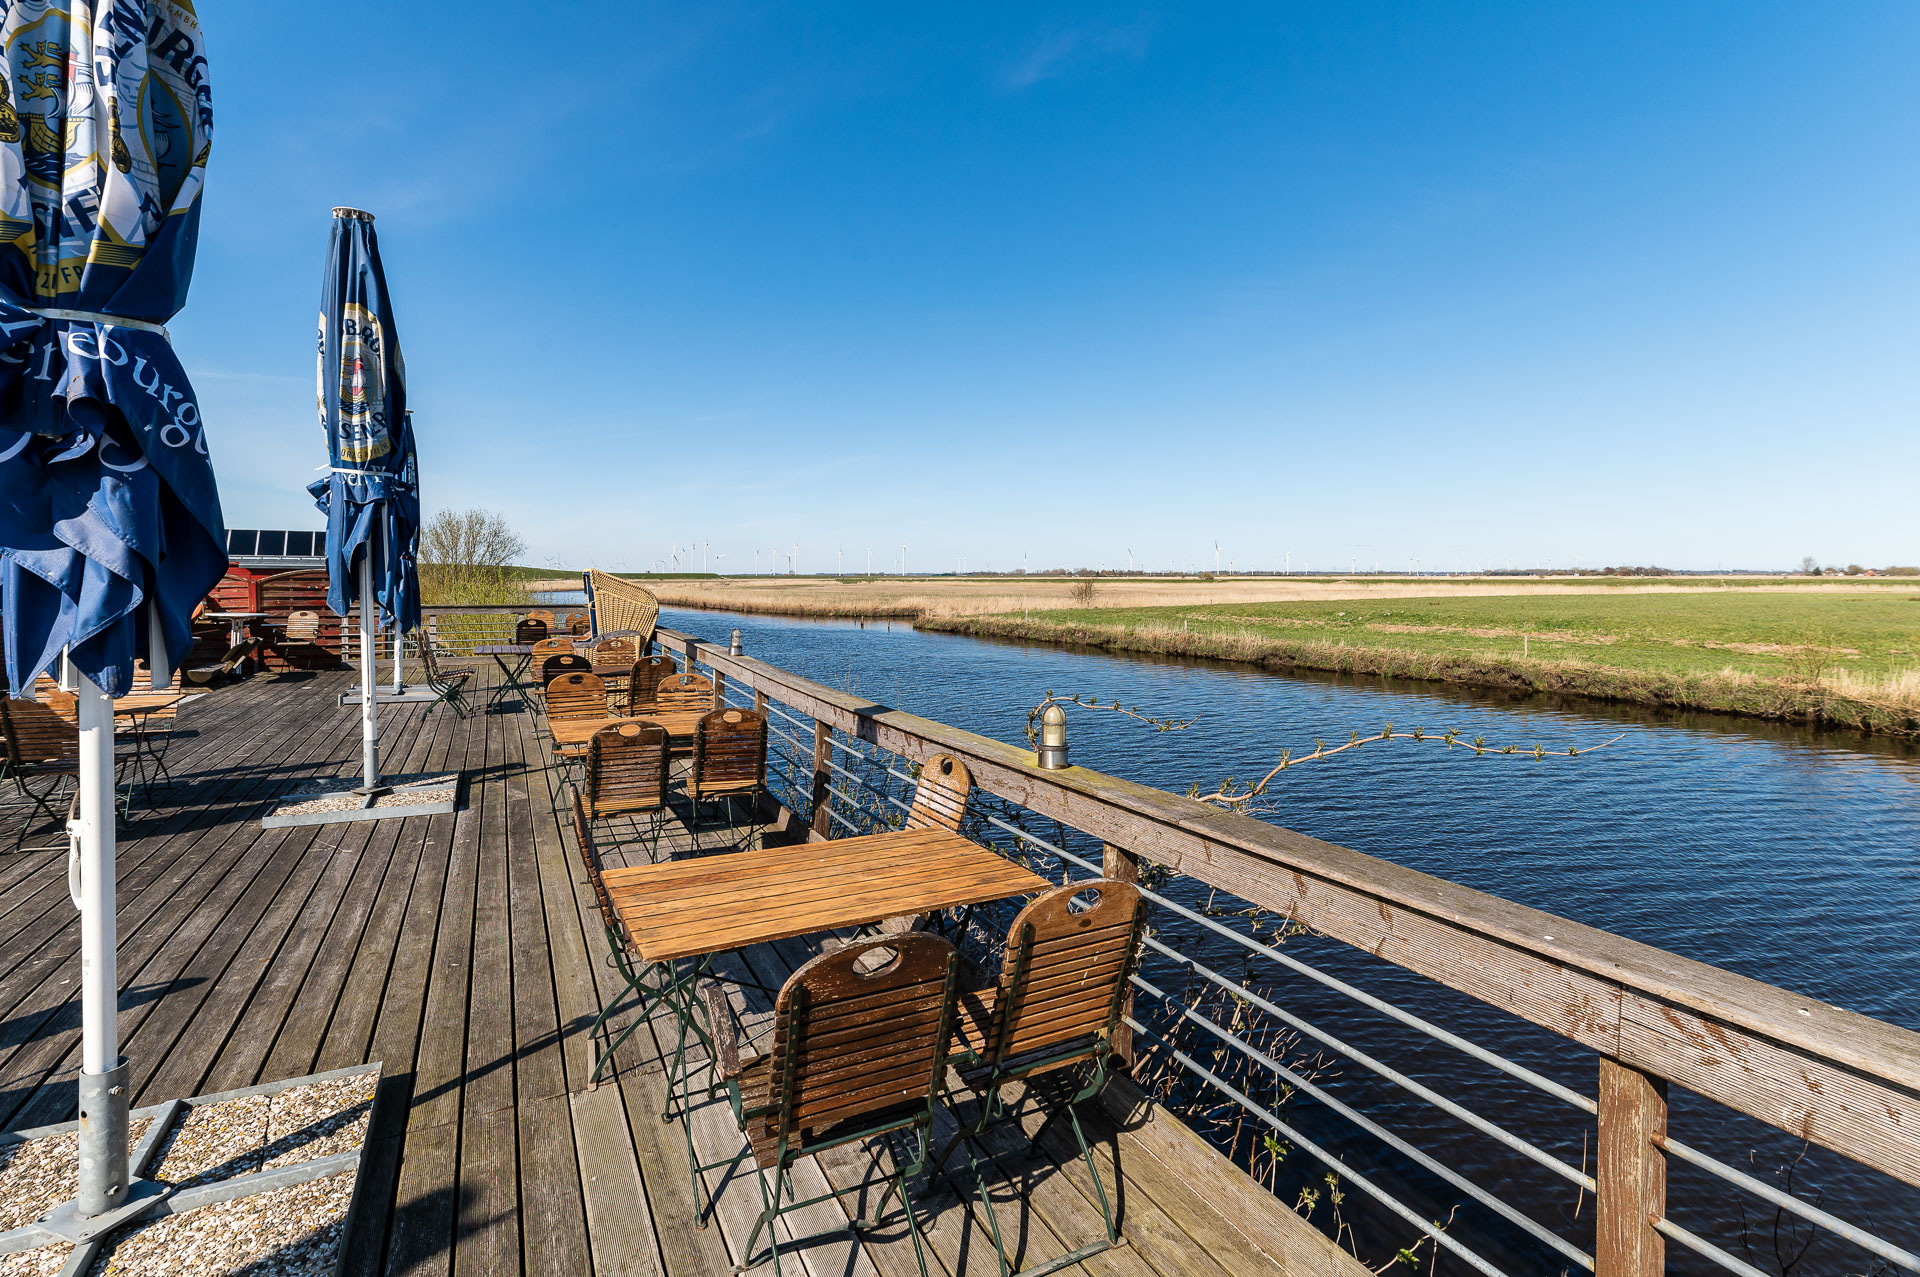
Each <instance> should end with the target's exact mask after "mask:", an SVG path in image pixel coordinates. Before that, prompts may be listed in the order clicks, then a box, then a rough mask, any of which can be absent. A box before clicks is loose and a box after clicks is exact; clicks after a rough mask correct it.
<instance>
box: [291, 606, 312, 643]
mask: <svg viewBox="0 0 1920 1277" xmlns="http://www.w3.org/2000/svg"><path fill="white" fill-rule="evenodd" d="M286 635H287V637H288V638H289V639H291V640H293V641H294V642H295V643H312V642H314V641H315V640H316V639H318V638H319V637H320V614H319V613H318V612H309V611H306V610H304V609H303V610H301V611H298V612H289V613H287V627H286Z"/></svg>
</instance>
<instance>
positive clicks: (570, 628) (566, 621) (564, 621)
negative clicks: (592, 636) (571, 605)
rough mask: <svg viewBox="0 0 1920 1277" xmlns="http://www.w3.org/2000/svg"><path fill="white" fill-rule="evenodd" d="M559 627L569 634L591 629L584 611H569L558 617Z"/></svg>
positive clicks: (581, 632) (585, 631) (582, 632)
mask: <svg viewBox="0 0 1920 1277" xmlns="http://www.w3.org/2000/svg"><path fill="white" fill-rule="evenodd" d="M560 628H561V629H563V630H565V631H566V632H567V633H569V634H587V633H590V632H591V630H592V626H591V625H590V624H589V622H588V618H587V614H586V613H585V612H569V613H567V614H566V615H565V616H563V617H561V618H560Z"/></svg>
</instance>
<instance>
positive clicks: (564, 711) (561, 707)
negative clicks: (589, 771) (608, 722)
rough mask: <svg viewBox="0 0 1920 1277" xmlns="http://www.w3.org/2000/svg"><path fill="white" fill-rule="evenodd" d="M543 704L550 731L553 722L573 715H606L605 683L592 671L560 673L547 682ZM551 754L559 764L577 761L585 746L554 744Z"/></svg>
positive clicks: (599, 716) (587, 716)
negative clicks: (545, 708) (585, 672)
mask: <svg viewBox="0 0 1920 1277" xmlns="http://www.w3.org/2000/svg"><path fill="white" fill-rule="evenodd" d="M541 699H542V700H544V701H545V702H546V706H547V726H548V729H549V730H551V729H552V726H553V724H554V723H557V722H565V721H566V720H568V719H573V718H607V717H610V715H609V714H608V712H607V685H606V684H605V683H602V682H601V681H600V680H599V679H597V678H595V677H594V676H593V675H592V674H581V673H577V672H576V673H572V674H562V675H560V676H559V677H558V678H556V679H554V680H553V681H552V682H551V683H548V684H547V690H546V692H545V694H544V695H543V696H542V698H541ZM553 752H554V756H555V757H556V758H558V759H559V760H560V761H561V762H562V763H574V762H578V761H579V760H580V759H581V758H582V757H584V756H585V755H586V752H587V750H586V747H585V746H584V745H581V746H572V745H568V746H562V745H560V744H558V743H556V744H555V745H554V747H553Z"/></svg>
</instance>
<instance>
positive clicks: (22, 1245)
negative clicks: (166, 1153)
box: [0, 1062, 382, 1277]
mask: <svg viewBox="0 0 1920 1277" xmlns="http://www.w3.org/2000/svg"><path fill="white" fill-rule="evenodd" d="M124 1067H125V1066H124V1065H123V1066H122V1067H121V1068H120V1069H114V1070H112V1071H111V1072H109V1073H106V1074H101V1075H98V1076H100V1077H103V1078H104V1077H111V1076H114V1075H115V1074H119V1073H121V1072H122V1071H123V1070H124ZM381 1072H382V1066H381V1065H380V1064H379V1063H378V1062H375V1063H372V1064H361V1065H355V1066H352V1067H349V1068H344V1069H335V1070H333V1071H332V1072H328V1073H315V1074H312V1075H310V1076H307V1077H296V1078H288V1079H287V1080H285V1081H283V1082H270V1083H267V1084H266V1085H263V1086H250V1087H245V1088H243V1089H241V1090H237V1091H222V1092H220V1093H219V1094H216V1095H203V1096H196V1097H195V1098H193V1099H190V1100H168V1101H166V1102H165V1103H163V1104H155V1105H152V1106H150V1107H147V1108H141V1109H137V1110H134V1111H133V1113H132V1114H131V1115H130V1116H134V1117H143V1118H149V1119H151V1120H150V1121H149V1122H148V1124H147V1129H146V1133H145V1134H144V1135H142V1136H141V1138H140V1143H139V1145H138V1146H137V1147H136V1148H135V1149H134V1150H133V1153H132V1156H131V1158H130V1164H131V1167H132V1170H133V1172H134V1174H135V1175H138V1174H139V1173H140V1172H142V1171H144V1170H146V1169H147V1167H148V1165H149V1164H150V1163H152V1161H153V1160H154V1157H155V1155H156V1154H157V1153H158V1152H159V1149H160V1146H161V1144H162V1143H163V1142H164V1141H165V1140H166V1137H167V1136H168V1135H169V1134H171V1133H172V1132H174V1131H175V1130H177V1129H178V1128H179V1126H180V1124H181V1123H182V1122H183V1121H184V1120H185V1119H186V1117H187V1116H188V1115H189V1114H190V1113H191V1112H192V1111H193V1110H194V1109H196V1108H199V1107H202V1106H206V1105H212V1104H218V1103H221V1102H222V1101H225V1100H232V1099H238V1098H241V1097H244V1096H254V1095H263V1096H270V1095H276V1094H279V1093H280V1092H283V1091H290V1090H293V1089H295V1088H297V1087H303V1086H309V1085H312V1084H315V1083H321V1082H331V1081H335V1080H337V1079H342V1078H348V1077H353V1076H356V1075H362V1074H372V1075H373V1076H374V1078H375V1079H376V1083H377V1079H378V1078H379V1076H380V1074H381ZM85 1076H86V1075H84V1074H83V1075H82V1077H83V1079H84V1078H85ZM82 1085H83V1087H84V1086H85V1085H86V1083H85V1082H84V1080H83V1083H82ZM84 1093H85V1092H84V1090H83V1094H84ZM124 1094H125V1092H124V1088H123V1090H122V1095H123V1096H124ZM123 1116H124V1115H123ZM76 1130H77V1131H78V1133H79V1135H80V1138H81V1141H82V1156H83V1157H84V1156H85V1155H86V1154H85V1141H86V1138H87V1136H86V1123H85V1121H84V1120H83V1121H80V1122H63V1123H61V1124H59V1125H56V1126H43V1127H37V1128H35V1129H32V1130H26V1131H0V1148H3V1147H5V1146H7V1145H10V1144H19V1143H24V1142H26V1141H29V1140H34V1139H43V1138H46V1137H49V1136H57V1135H62V1134H65V1133H67V1132H70V1131H76ZM367 1130H368V1131H369V1132H370V1131H371V1130H372V1126H371V1124H369V1126H368V1127H367ZM366 1146H367V1141H366V1138H365V1136H364V1135H363V1136H362V1138H361V1141H360V1143H359V1144H358V1145H357V1146H356V1147H355V1148H354V1149H353V1150H352V1151H351V1152H346V1153H336V1154H333V1155H331V1156H322V1157H315V1158H311V1159H309V1160H306V1161H300V1162H294V1163H292V1164H290V1165H286V1166H280V1167H276V1168H274V1169H271V1170H259V1171H252V1172H239V1173H234V1174H228V1175H224V1176H219V1177H216V1178H214V1179H212V1180H209V1181H206V1182H202V1183H196V1184H193V1185H191V1186H189V1187H186V1188H177V1189H176V1188H174V1187H172V1186H170V1185H166V1184H161V1183H157V1182H155V1181H153V1180H147V1179H135V1180H133V1182H132V1183H131V1184H130V1185H129V1187H128V1191H127V1193H126V1195H125V1200H124V1201H123V1202H122V1203H121V1204H120V1205H118V1206H116V1207H114V1208H113V1209H112V1210H109V1211H106V1212H104V1213H102V1214H97V1215H89V1216H85V1217H82V1216H81V1215H80V1214H79V1203H78V1202H75V1201H69V1202H63V1203H61V1204H60V1205H58V1206H56V1207H54V1208H53V1209H52V1210H51V1211H49V1212H47V1213H46V1214H45V1215H43V1216H41V1217H40V1218H39V1219H36V1220H34V1221H33V1222H32V1223H31V1224H28V1225H26V1226H25V1227H23V1228H15V1229H10V1230H8V1231H5V1232H0V1256H6V1255H12V1254H17V1253H18V1252H20V1251H24V1250H34V1249H37V1248H39V1247H42V1246H49V1245H53V1244H55V1243H57V1242H69V1243H72V1244H73V1246H74V1247H75V1249H74V1251H73V1253H72V1254H71V1255H69V1256H68V1258H67V1262H66V1263H65V1264H64V1265H63V1266H62V1267H61V1268H60V1275H61V1277H80V1275H81V1274H84V1273H85V1272H87V1271H88V1270H89V1269H91V1268H92V1267H93V1264H94V1261H95V1260H97V1259H98V1258H99V1257H100V1253H101V1249H102V1248H103V1247H104V1246H105V1245H106V1244H107V1240H108V1239H107V1237H106V1234H107V1233H109V1232H110V1231H112V1230H113V1229H116V1228H121V1227H125V1226H126V1225H129V1224H135V1223H137V1222H139V1221H140V1220H143V1219H148V1218H153V1217H158V1216H165V1215H183V1214H186V1213H187V1212H188V1211H194V1210H198V1209H200V1208H201V1207H203V1206H213V1205H217V1204H219V1203H221V1202H230V1201H234V1200H236V1199H238V1198H241V1197H249V1196H251V1195H253V1194H255V1193H267V1192H273V1191H275V1190H277V1189H282V1188H288V1187H291V1186H293V1185H296V1184H303V1183H306V1182H308V1181H310V1180H315V1179H321V1178H324V1177H326V1176H329V1175H338V1174H340V1173H341V1172H342V1171H351V1172H353V1173H354V1174H355V1180H354V1195H353V1200H352V1201H351V1202H350V1203H349V1205H348V1208H347V1216H346V1221H345V1227H344V1230H343V1232H342V1235H341V1239H340V1253H341V1254H343V1255H344V1254H346V1253H347V1248H348V1246H349V1245H350V1244H351V1243H352V1239H353V1233H354V1230H355V1225H356V1223H357V1221H358V1218H359V1216H360V1215H361V1214H362V1213H363V1212H364V1210H365V1209H366V1207H364V1206H363V1205H362V1204H361V1202H360V1198H359V1187H360V1184H359V1179H358V1173H359V1170H360V1167H361V1161H362V1155H363V1154H364V1152H365V1151H366Z"/></svg>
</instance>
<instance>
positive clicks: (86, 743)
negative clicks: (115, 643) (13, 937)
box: [67, 663, 127, 1218]
mask: <svg viewBox="0 0 1920 1277" xmlns="http://www.w3.org/2000/svg"><path fill="white" fill-rule="evenodd" d="M67 668H68V669H69V670H70V671H71V672H72V674H73V677H74V680H75V683H76V695H77V699H78V707H77V708H78V710H79V718H80V819H79V820H78V821H77V822H76V825H77V828H76V830H75V833H76V835H77V838H78V856H77V857H76V859H77V862H78V863H77V864H76V865H75V866H74V868H77V869H78V871H79V875H78V876H79V882H78V883H77V884H75V883H73V882H69V883H68V886H69V888H70V889H72V892H73V902H74V904H75V905H76V906H78V907H79V910H80V1023H81V1054H80V1191H79V1193H78V1195H77V1198H76V1203H75V1205H76V1208H77V1209H76V1213H77V1214H78V1215H80V1216H81V1217H82V1218H85V1217H87V1216H92V1215H102V1214H105V1213H106V1212H108V1211H110V1210H113V1209H114V1208H116V1207H118V1206H120V1205H121V1204H122V1203H123V1202H125V1201H126V1197H127V1065H126V1062H125V1061H124V1060H122V1059H121V1058H120V1022H119V1015H120V981H119V972H118V971H117V970H116V966H115V949H116V947H117V946H116V943H115V936H114V930H115V927H114V921H115V920H114V865H113V860H114V818H113V817H114V813H113V796H114V775H113V701H112V699H111V698H110V697H108V695H107V694H106V693H105V692H104V691H102V690H101V689H100V686H99V685H98V684H97V683H95V682H94V681H93V680H92V679H90V678H88V677H87V676H86V675H85V674H82V673H80V672H79V671H78V670H76V669H74V668H73V666H72V665H71V663H69V664H68V666H67ZM70 876H71V875H70Z"/></svg>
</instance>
